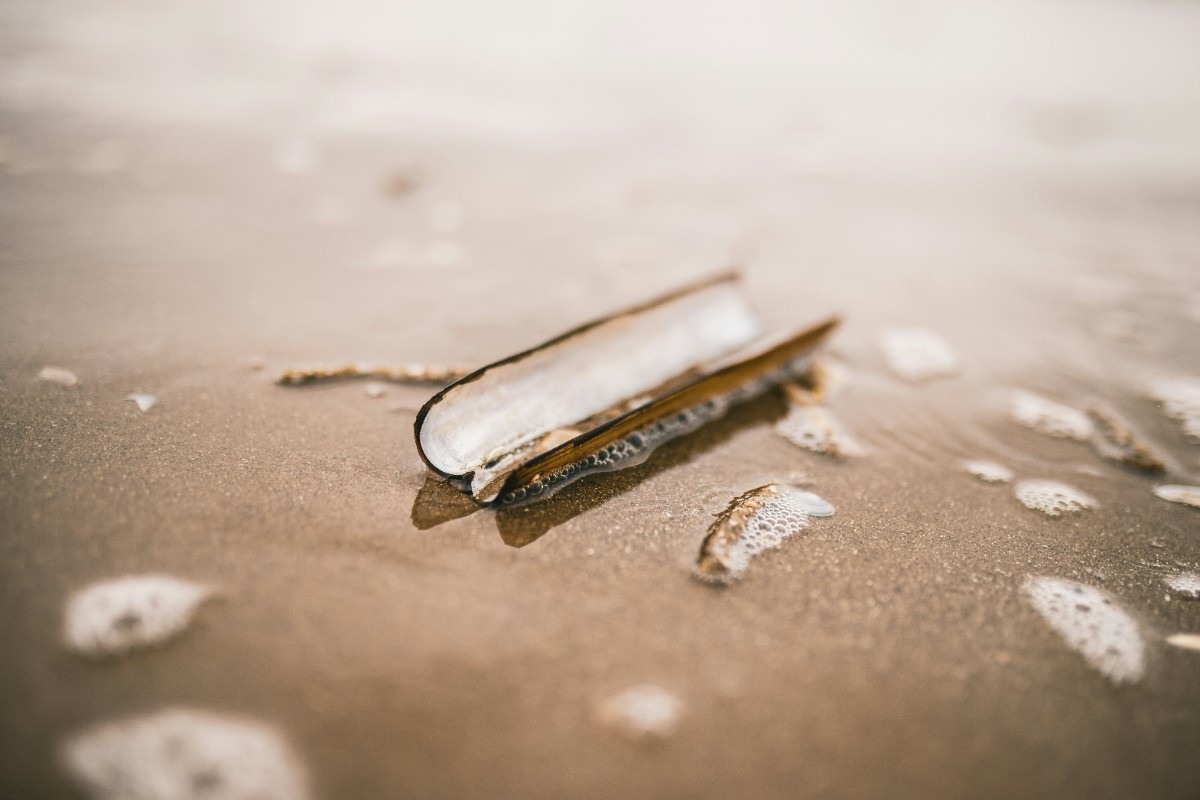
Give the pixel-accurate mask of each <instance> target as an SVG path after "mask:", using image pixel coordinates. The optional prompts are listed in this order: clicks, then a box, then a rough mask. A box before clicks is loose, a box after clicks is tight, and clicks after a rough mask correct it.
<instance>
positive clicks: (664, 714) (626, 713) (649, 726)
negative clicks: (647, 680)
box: [596, 684, 683, 742]
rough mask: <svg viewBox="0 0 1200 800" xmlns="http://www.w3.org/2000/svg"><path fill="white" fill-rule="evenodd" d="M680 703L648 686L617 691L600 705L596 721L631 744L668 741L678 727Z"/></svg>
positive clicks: (674, 697) (673, 697) (673, 696)
mask: <svg viewBox="0 0 1200 800" xmlns="http://www.w3.org/2000/svg"><path fill="white" fill-rule="evenodd" d="M682 710H683V704H682V703H680V702H679V698H677V697H676V696H675V695H673V694H671V693H670V692H668V691H666V690H665V689H661V688H659V687H658V686H654V685H652V684H639V685H637V686H631V687H629V688H628V689H625V690H623V691H620V692H617V693H616V694H614V695H612V696H611V697H608V698H606V699H605V700H604V701H603V702H601V703H600V705H599V707H598V708H597V710H596V718H597V720H598V721H599V722H600V724H601V725H603V726H604V727H605V728H608V729H609V730H610V731H612V732H613V733H616V734H618V735H619V736H622V737H624V738H626V739H629V740H630V741H634V742H651V741H659V740H663V739H668V738H670V737H671V736H672V735H674V733H675V731H676V729H677V728H678V727H679V717H680V715H681V712H682Z"/></svg>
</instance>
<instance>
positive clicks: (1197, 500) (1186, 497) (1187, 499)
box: [1154, 485, 1200, 508]
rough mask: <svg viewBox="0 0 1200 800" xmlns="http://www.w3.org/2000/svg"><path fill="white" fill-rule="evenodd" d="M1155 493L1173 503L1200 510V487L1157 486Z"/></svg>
mask: <svg viewBox="0 0 1200 800" xmlns="http://www.w3.org/2000/svg"><path fill="white" fill-rule="evenodd" d="M1154 493H1155V494H1156V495H1158V496H1159V497H1161V498H1162V499H1163V500H1170V501H1171V502H1172V503H1183V504H1184V505H1186V506H1193V507H1195V508H1200V486H1173V485H1168V486H1155V487H1154Z"/></svg>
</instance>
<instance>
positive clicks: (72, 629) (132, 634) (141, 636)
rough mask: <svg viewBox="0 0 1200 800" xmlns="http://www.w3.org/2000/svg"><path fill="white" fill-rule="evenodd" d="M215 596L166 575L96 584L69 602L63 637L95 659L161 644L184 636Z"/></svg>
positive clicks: (74, 596) (205, 588)
mask: <svg viewBox="0 0 1200 800" xmlns="http://www.w3.org/2000/svg"><path fill="white" fill-rule="evenodd" d="M211 594H212V592H211V590H210V589H208V588H207V587H205V586H200V585H197V584H194V583H189V582H187V581H181V580H178V579H176V578H169V577H165V576H160V575H145V576H135V577H128V578H120V579H118V580H113V581H106V582H103V583H96V584H92V585H91V586H88V587H86V588H84V589H81V590H79V591H78V592H76V593H75V594H74V595H72V596H71V598H70V600H68V601H67V608H66V618H65V622H64V627H63V636H64V639H65V641H66V644H67V647H69V648H70V649H72V650H74V651H76V652H78V653H82V654H84V655H88V656H95V657H103V656H115V655H120V654H122V653H125V652H128V651H129V650H132V649H135V648H138V647H146V646H149V645H155V644H161V643H162V642H165V641H167V640H169V639H171V638H173V637H175V636H178V635H179V634H180V633H182V632H183V631H184V629H186V628H187V626H188V623H190V622H191V619H192V615H193V614H194V613H195V611H196V608H197V607H198V606H199V605H200V604H201V603H202V602H204V600H205V599H206V598H208V597H209V596H210V595H211Z"/></svg>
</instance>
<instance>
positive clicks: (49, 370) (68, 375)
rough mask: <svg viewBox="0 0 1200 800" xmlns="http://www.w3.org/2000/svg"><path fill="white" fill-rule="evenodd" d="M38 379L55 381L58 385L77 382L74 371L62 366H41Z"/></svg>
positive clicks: (49, 381) (68, 384) (71, 384)
mask: <svg viewBox="0 0 1200 800" xmlns="http://www.w3.org/2000/svg"><path fill="white" fill-rule="evenodd" d="M38 380H39V381H46V382H47V383H57V384H58V385H59V386H74V385H75V384H77V383H79V378H77V377H75V373H74V372H71V370H69V369H63V368H62V367H42V370H41V372H39V373H38Z"/></svg>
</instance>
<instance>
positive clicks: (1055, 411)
mask: <svg viewBox="0 0 1200 800" xmlns="http://www.w3.org/2000/svg"><path fill="white" fill-rule="evenodd" d="M1010 414H1011V416H1012V418H1013V419H1014V420H1015V421H1017V422H1019V423H1021V424H1022V425H1024V426H1025V427H1027V428H1033V429H1034V430H1035V431H1041V432H1042V433H1046V434H1049V435H1050V436H1057V437H1059V438H1062V439H1078V440H1080V441H1086V440H1087V439H1090V438H1091V436H1092V433H1093V431H1094V430H1095V426H1094V425H1093V424H1092V420H1091V418H1090V417H1088V415H1087V414H1085V413H1084V412H1082V411H1079V410H1077V409H1074V408H1071V407H1070V406H1064V405H1062V404H1061V403H1055V402H1054V401H1052V400H1047V399H1046V398H1044V397H1042V396H1041V395H1036V394H1034V393H1033V392H1016V393H1015V394H1013V399H1012V408H1011V409H1010Z"/></svg>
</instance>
